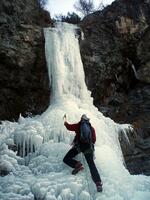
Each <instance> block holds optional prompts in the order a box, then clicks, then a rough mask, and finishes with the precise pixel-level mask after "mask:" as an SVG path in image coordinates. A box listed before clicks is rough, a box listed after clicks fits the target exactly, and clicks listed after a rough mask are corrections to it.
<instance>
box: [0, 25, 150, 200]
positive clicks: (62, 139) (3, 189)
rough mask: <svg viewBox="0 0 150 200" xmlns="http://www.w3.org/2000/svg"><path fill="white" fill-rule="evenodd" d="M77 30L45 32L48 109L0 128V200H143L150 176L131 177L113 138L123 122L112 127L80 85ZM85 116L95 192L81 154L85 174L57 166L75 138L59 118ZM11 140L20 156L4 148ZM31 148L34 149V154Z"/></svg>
mask: <svg viewBox="0 0 150 200" xmlns="http://www.w3.org/2000/svg"><path fill="white" fill-rule="evenodd" d="M76 28H77V27H76V26H73V25H69V24H66V23H59V24H57V26H56V27H55V28H45V29H44V35H45V51H46V60H47V67H48V71H49V79H50V85H51V97H50V106H49V108H48V109H47V110H46V111H45V112H44V113H43V114H42V115H41V116H36V117H33V118H30V117H28V118H23V117H20V119H19V121H18V123H17V122H16V123H10V122H3V123H2V124H1V125H0V130H1V134H0V139H1V140H0V141H1V143H0V144H1V146H0V150H1V151H0V159H1V160H0V165H3V166H4V165H8V167H9V170H10V172H11V173H10V174H9V175H8V176H5V177H0V199H2V200H8V199H17V200H34V199H38V200H41V199H43V200H148V199H150V178H149V177H146V176H143V175H137V176H132V175H130V174H129V172H128V170H127V169H126V168H125V166H124V160H123V156H122V152H121V148H120V143H119V140H118V135H119V134H126V133H127V131H129V129H130V128H131V127H130V126H129V125H128V124H124V125H119V124H116V123H115V122H114V121H113V120H111V119H110V118H106V117H104V116H103V114H102V113H100V112H99V111H98V110H97V108H96V107H95V106H94V105H93V99H92V98H91V96H90V92H89V91H88V89H87V87H86V85H85V81H84V79H85V77H84V70H83V64H82V61H81V57H80V50H79V45H78V38H77V37H76ZM83 113H85V114H87V115H88V117H89V118H90V121H91V124H92V125H93V126H94V127H95V130H96V135H97V141H96V146H95V155H96V160H95V162H96V165H97V167H98V170H99V172H100V174H101V178H102V181H103V189H104V190H103V192H102V193H100V194H97V193H96V189H95V186H94V183H93V181H92V180H91V177H90V173H89V169H88V167H87V165H86V163H85V160H84V158H83V156H82V155H79V156H78V159H79V160H81V162H83V164H84V166H85V170H83V172H82V173H79V174H78V175H77V176H72V175H71V173H70V172H71V169H70V168H69V167H67V166H66V165H64V163H63V162H62V160H63V156H64V155H65V154H66V152H67V151H68V150H69V149H70V144H71V142H72V139H73V137H74V134H73V133H71V132H69V131H67V130H66V128H64V124H63V116H64V114H66V115H67V120H68V121H69V122H70V123H76V122H78V121H79V120H80V117H81V115H82V114H83ZM10 138H11V142H12V140H15V142H16V143H17V145H19V146H22V148H23V156H25V155H26V153H25V151H28V153H29V152H31V153H30V154H29V155H28V156H26V157H24V158H20V157H18V156H16V155H15V153H12V151H10V150H9V149H8V148H7V145H6V144H7V141H8V140H9V141H10ZM33 146H34V150H33ZM34 151H35V152H34Z"/></svg>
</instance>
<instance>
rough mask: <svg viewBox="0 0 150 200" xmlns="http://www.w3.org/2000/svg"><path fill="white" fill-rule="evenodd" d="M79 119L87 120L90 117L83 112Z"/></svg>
mask: <svg viewBox="0 0 150 200" xmlns="http://www.w3.org/2000/svg"><path fill="white" fill-rule="evenodd" d="M81 120H87V121H89V120H90V119H89V118H88V117H87V116H86V114H83V115H82V116H81Z"/></svg>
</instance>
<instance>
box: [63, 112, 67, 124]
mask: <svg viewBox="0 0 150 200" xmlns="http://www.w3.org/2000/svg"><path fill="white" fill-rule="evenodd" d="M63 120H64V122H65V121H66V120H67V116H66V114H64V116H63Z"/></svg>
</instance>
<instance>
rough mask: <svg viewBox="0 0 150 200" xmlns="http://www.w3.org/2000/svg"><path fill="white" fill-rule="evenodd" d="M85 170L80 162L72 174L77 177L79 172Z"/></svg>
mask: <svg viewBox="0 0 150 200" xmlns="http://www.w3.org/2000/svg"><path fill="white" fill-rule="evenodd" d="M83 169H84V167H83V165H82V164H81V163H80V162H77V164H76V165H75V168H74V169H73V170H72V174H73V175H75V174H77V173H78V172H79V171H82V170H83Z"/></svg>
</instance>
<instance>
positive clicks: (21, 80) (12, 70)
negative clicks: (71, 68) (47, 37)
mask: <svg viewBox="0 0 150 200" xmlns="http://www.w3.org/2000/svg"><path fill="white" fill-rule="evenodd" d="M46 24H50V18H49V16H48V14H47V13H46V12H45V11H43V10H42V9H40V7H39V5H38V3H37V0H31V1H27V0H24V1H22V0H12V1H7V0H1V3H0V91H1V94H0V120H6V119H8V120H15V119H17V118H18V116H19V114H20V113H21V114H22V115H24V116H26V115H28V114H29V113H33V114H40V113H41V112H43V111H44V110H45V109H46V108H47V107H48V105H49V96H50V95H49V94H50V90H49V80H48V73H47V67H46V61H45V52H44V36H43V28H42V27H43V26H45V25H46Z"/></svg>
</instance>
